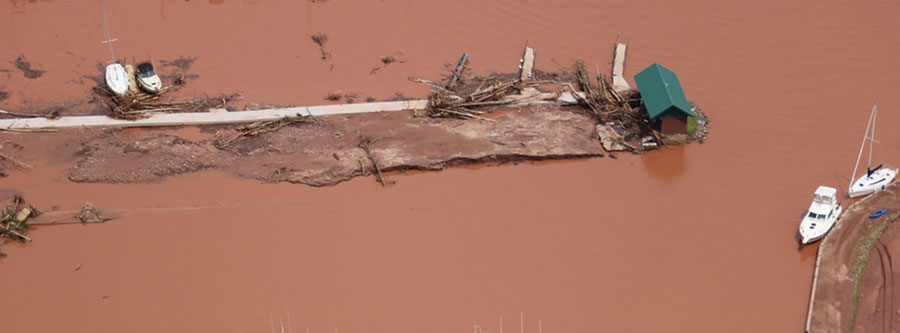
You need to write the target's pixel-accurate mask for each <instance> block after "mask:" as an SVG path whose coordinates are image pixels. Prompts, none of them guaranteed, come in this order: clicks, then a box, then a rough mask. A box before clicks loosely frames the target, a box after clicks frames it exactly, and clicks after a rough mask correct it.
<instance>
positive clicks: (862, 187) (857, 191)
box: [848, 168, 897, 198]
mask: <svg viewBox="0 0 900 333" xmlns="http://www.w3.org/2000/svg"><path fill="white" fill-rule="evenodd" d="M896 177H897V169H889V168H881V169H878V170H875V171H874V172H872V175H868V174H866V175H862V176H861V177H859V179H857V180H856V181H855V182H853V185H851V186H850V191H849V193H848V194H849V195H850V197H851V198H856V197H861V196H864V195H869V194H872V193H875V192H877V191H881V190H883V189H884V188H885V187H886V186H888V185H890V184H891V182H892V181H894V178H896Z"/></svg>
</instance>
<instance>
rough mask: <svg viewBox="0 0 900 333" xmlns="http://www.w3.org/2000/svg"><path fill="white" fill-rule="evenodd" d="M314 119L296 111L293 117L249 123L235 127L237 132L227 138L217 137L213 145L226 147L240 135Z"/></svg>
mask: <svg viewBox="0 0 900 333" xmlns="http://www.w3.org/2000/svg"><path fill="white" fill-rule="evenodd" d="M315 119H316V118H315V117H313V116H311V115H310V116H304V115H301V114H299V113H298V114H297V115H296V116H294V117H283V118H281V119H278V120H267V121H257V122H255V123H252V124H250V125H246V126H241V127H239V128H238V129H237V131H238V132H237V133H236V134H234V135H232V136H230V137H228V138H217V139H216V140H215V142H214V143H213V145H215V146H216V148H219V149H225V148H228V146H229V145H231V143H232V142H234V141H235V140H237V139H240V138H242V137H253V136H257V135H260V134H264V133H269V132H275V131H277V130H280V129H281V128H283V127H285V126H288V125H292V124H301V123H309V122H314V121H315Z"/></svg>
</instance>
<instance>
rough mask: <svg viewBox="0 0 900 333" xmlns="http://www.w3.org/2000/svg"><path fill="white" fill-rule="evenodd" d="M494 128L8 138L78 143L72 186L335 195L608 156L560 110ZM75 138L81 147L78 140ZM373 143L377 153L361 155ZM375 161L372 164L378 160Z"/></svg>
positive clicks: (466, 123) (402, 117)
mask: <svg viewBox="0 0 900 333" xmlns="http://www.w3.org/2000/svg"><path fill="white" fill-rule="evenodd" d="M491 117H493V118H492V119H493V120H495V121H482V120H462V119H453V118H429V117H415V116H414V115H413V113H412V112H392V113H379V114H359V115H348V116H327V117H315V119H310V121H309V122H305V123H298V124H292V125H289V126H285V127H282V128H280V129H278V130H277V131H274V132H269V133H264V134H261V135H258V136H253V137H241V138H238V139H236V140H234V141H232V142H230V143H229V144H228V145H227V146H224V147H223V146H222V145H221V144H220V142H221V140H222V138H224V137H230V136H232V135H233V133H234V132H235V128H236V127H237V126H217V127H213V126H208V127H201V128H199V131H195V132H193V133H191V134H190V135H187V134H185V131H181V134H179V132H178V131H175V132H172V130H171V129H162V130H147V129H126V130H110V131H102V130H93V129H90V130H89V129H76V130H70V131H66V132H65V133H40V134H37V133H28V134H25V133H16V134H10V133H7V134H5V136H18V137H19V138H18V139H17V138H12V137H9V138H8V139H10V140H11V141H16V142H22V145H23V146H24V150H26V151H27V150H28V149H29V147H28V143H27V141H26V140H20V139H21V136H22V135H42V136H54V135H56V136H69V137H70V138H69V139H65V140H64V139H62V138H60V139H59V140H53V141H56V142H57V143H56V144H57V145H62V144H66V145H68V144H70V143H72V141H73V140H74V141H75V142H79V143H80V145H81V147H80V149H79V150H78V153H77V155H78V156H79V159H78V161H77V162H76V163H75V165H74V167H72V168H70V169H68V170H67V171H65V174H66V175H67V177H68V178H69V180H71V181H75V182H88V183H144V182H154V181H158V180H160V179H162V178H165V177H168V176H172V175H178V174H184V173H189V172H194V171H199V170H204V169H220V170H223V171H225V172H228V173H233V174H236V175H239V176H241V177H245V178H251V179H256V180H261V181H265V182H282V181H284V182H291V183H301V184H307V185H312V186H328V185H334V184H337V183H339V182H342V181H345V180H348V179H351V178H353V177H357V176H366V175H373V174H374V173H376V172H377V171H376V170H375V168H374V165H373V161H374V163H377V164H378V168H379V169H380V170H381V171H382V172H388V171H393V170H439V169H442V168H444V167H446V166H449V165H463V164H473V163H481V162H492V161H501V162H502V161H515V160H546V159H561V158H583V157H598V156H604V152H603V148H602V146H601V145H600V143H599V142H598V141H597V140H596V139H594V135H595V134H594V132H593V129H594V125H595V124H594V121H593V120H592V119H591V118H589V117H588V116H586V115H584V114H581V113H578V112H573V111H568V110H563V109H560V108H558V107H551V106H539V107H527V108H508V109H501V110H499V111H497V112H495V113H493V114H492V116H491ZM71 136H74V138H71ZM363 139H368V140H370V141H371V143H370V144H369V147H368V148H369V154H367V153H366V152H365V150H363V149H362V148H361V147H360V141H361V140H363ZM369 155H371V159H370V158H369Z"/></svg>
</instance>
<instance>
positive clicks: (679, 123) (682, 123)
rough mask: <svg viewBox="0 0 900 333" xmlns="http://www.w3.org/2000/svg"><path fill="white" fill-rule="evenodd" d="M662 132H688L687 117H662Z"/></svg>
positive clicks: (667, 133)
mask: <svg viewBox="0 0 900 333" xmlns="http://www.w3.org/2000/svg"><path fill="white" fill-rule="evenodd" d="M660 132H662V133H663V134H666V135H669V134H687V117H662V125H661V126H660Z"/></svg>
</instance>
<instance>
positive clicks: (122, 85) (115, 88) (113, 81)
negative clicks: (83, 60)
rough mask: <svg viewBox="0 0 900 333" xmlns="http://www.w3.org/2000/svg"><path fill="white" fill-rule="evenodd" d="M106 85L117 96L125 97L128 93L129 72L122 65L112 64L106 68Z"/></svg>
mask: <svg viewBox="0 0 900 333" xmlns="http://www.w3.org/2000/svg"><path fill="white" fill-rule="evenodd" d="M106 85H107V86H108V87H109V90H112V92H114V93H116V95H119V96H123V95H125V93H127V92H128V86H129V85H130V83H129V81H128V72H126V71H125V67H124V66H122V64H120V63H112V64H109V65H107V66H106Z"/></svg>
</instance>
